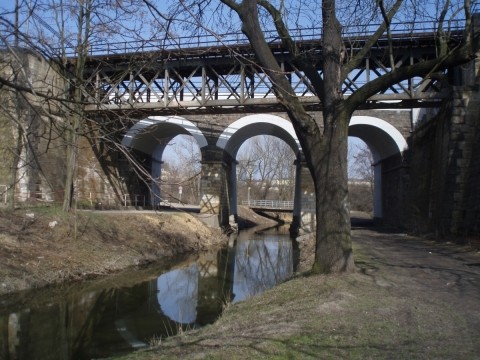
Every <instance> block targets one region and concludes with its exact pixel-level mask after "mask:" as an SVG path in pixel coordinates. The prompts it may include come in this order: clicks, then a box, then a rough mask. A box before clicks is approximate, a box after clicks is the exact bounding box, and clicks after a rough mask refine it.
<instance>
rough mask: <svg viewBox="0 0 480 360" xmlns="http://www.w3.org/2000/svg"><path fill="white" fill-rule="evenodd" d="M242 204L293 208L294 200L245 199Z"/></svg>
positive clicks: (266, 207)
mask: <svg viewBox="0 0 480 360" xmlns="http://www.w3.org/2000/svg"><path fill="white" fill-rule="evenodd" d="M242 205H246V206H249V207H252V208H262V209H277V210H278V209H279V210H293V201H291V200H286V201H282V200H244V201H242Z"/></svg>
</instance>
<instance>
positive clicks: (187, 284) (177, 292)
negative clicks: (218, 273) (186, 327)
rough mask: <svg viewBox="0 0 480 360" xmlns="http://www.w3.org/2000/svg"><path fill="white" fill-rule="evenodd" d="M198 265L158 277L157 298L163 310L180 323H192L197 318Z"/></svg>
mask: <svg viewBox="0 0 480 360" xmlns="http://www.w3.org/2000/svg"><path fill="white" fill-rule="evenodd" d="M198 276H199V273H198V265H197V264H196V263H195V264H193V265H192V266H190V267H188V268H185V269H176V270H173V271H169V272H168V273H166V274H163V275H160V276H159V277H158V279H157V299H158V303H159V304H160V308H161V310H162V312H163V313H164V314H165V315H166V316H168V317H169V318H170V319H171V320H173V321H176V322H177V323H179V324H192V323H193V322H195V319H196V318H197V302H198V298H197V296H198Z"/></svg>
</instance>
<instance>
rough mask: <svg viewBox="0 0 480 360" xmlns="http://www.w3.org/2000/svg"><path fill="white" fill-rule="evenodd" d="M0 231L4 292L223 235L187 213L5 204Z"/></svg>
mask: <svg viewBox="0 0 480 360" xmlns="http://www.w3.org/2000/svg"><path fill="white" fill-rule="evenodd" d="M28 214H34V215H33V217H30V216H31V215H28ZM53 221H56V222H57V224H56V225H55V226H54V227H53V228H51V227H50V226H49V224H50V223H51V222H53ZM0 232H1V234H0V279H1V281H0V294H5V293H9V292H14V291H19V290H23V289H26V288H32V287H40V286H44V285H47V284H52V283H58V282H63V281H66V280H77V279H83V278H85V277H91V276H95V275H103V274H109V273H112V272H117V271H119V270H122V269H125V268H126V267H129V266H134V265H142V264H146V263H149V262H153V261H156V260H158V259H159V258H163V257H170V256H173V255H178V254H183V253H187V252H193V251H198V250H201V249H205V248H207V247H208V246H211V245H213V244H215V243H219V242H221V241H222V235H221V234H220V233H219V232H217V231H213V230H212V229H209V228H207V227H206V226H205V225H203V224H202V223H201V222H200V221H199V220H198V219H196V218H195V217H194V216H192V215H189V214H186V213H152V214H135V213H133V214H119V213H115V214H113V213H107V212H105V213H94V212H77V213H76V214H65V213H62V212H60V211H57V210H55V209H51V208H35V209H28V210H17V211H14V212H12V211H5V210H4V211H1V212H0Z"/></svg>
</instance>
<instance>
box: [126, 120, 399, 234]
mask: <svg viewBox="0 0 480 360" xmlns="http://www.w3.org/2000/svg"><path fill="white" fill-rule="evenodd" d="M385 114H387V116H385V117H387V118H388V119H389V120H390V121H392V117H395V112H394V113H391V112H390V113H389V112H388V111H387V112H384V113H383V114H382V113H378V112H377V113H375V114H374V115H376V116H369V115H355V116H353V117H352V119H351V121H350V126H349V136H353V137H358V138H360V139H362V140H363V141H364V142H365V143H366V144H367V145H368V146H369V148H370V150H371V151H372V154H373V158H374V162H375V164H374V176H375V187H374V189H375V190H374V217H375V218H376V219H381V218H382V217H383V208H384V187H383V182H384V181H383V180H382V178H383V175H382V162H383V161H384V160H385V159H392V158H396V159H397V160H398V161H401V154H402V152H403V151H404V150H406V149H407V146H408V145H407V142H406V140H405V137H404V136H403V134H402V133H401V131H400V130H398V129H397V128H396V127H394V126H393V125H392V124H390V123H389V122H388V121H386V120H383V119H381V118H380V117H377V116H382V115H385ZM396 114H397V115H398V112H397V113H396ZM400 117H402V116H400ZM193 118H194V119H195V117H193ZM403 118H405V116H403ZM397 120H398V117H397ZM194 121H195V120H194ZM200 124H201V123H200V122H199V121H198V120H197V122H196V123H194V122H193V121H190V120H187V119H185V118H183V117H178V116H168V117H164V116H151V117H148V118H145V119H143V120H140V121H139V122H138V123H136V124H135V125H134V126H133V127H132V128H131V129H130V130H129V131H128V132H127V133H126V135H125V137H124V139H123V141H122V144H123V145H124V146H126V147H130V148H134V149H136V150H139V151H141V152H143V153H146V154H148V155H151V158H152V168H151V169H152V170H151V175H152V177H153V178H154V179H155V178H159V177H160V174H161V164H162V156H163V152H164V150H165V147H166V145H167V144H168V142H169V141H170V140H171V139H172V138H174V137H175V136H177V135H180V134H185V135H190V136H193V137H194V138H195V140H196V141H197V143H198V146H199V147H200V150H201V153H202V181H201V184H202V185H201V187H202V189H201V192H202V200H201V204H200V206H201V208H202V209H203V210H202V212H203V213H204V216H210V217H212V218H214V219H212V221H210V222H211V223H213V224H214V225H217V224H218V225H225V224H226V223H227V219H228V218H229V216H230V215H234V216H236V214H237V194H236V164H237V163H236V160H235V159H236V155H237V152H238V150H239V148H240V146H241V145H242V144H243V143H244V141H246V140H247V139H249V138H250V137H253V136H256V135H272V136H276V137H278V138H280V139H282V140H283V141H285V142H286V143H287V144H288V145H289V146H290V147H291V148H292V150H293V151H294V153H295V154H296V155H297V160H298V161H297V176H296V188H295V199H294V203H295V206H294V211H293V215H294V219H295V218H297V219H299V220H298V221H300V222H301V220H300V219H302V213H301V212H302V208H304V207H305V203H306V202H307V201H308V200H305V198H302V197H304V196H303V195H302V194H303V193H306V191H304V190H305V189H302V188H303V187H305V186H308V184H310V183H311V179H309V177H310V175H309V172H308V170H307V169H306V167H305V166H302V164H301V161H300V159H301V147H300V144H299V142H298V139H297V137H296V134H295V131H294V129H293V126H292V124H291V123H290V122H289V121H288V120H286V119H285V118H283V117H281V116H278V115H272V114H247V115H244V116H241V117H239V118H237V119H236V120H233V121H232V117H229V121H228V122H227V123H225V127H224V128H223V131H217V134H216V135H215V136H213V137H212V135H211V134H210V135H209V134H205V133H206V131H205V129H202V127H201V125H200ZM403 124H405V119H404V121H403ZM404 127H405V126H404ZM404 132H405V131H404ZM306 184H307V185H306ZM310 186H311V185H310ZM160 190H161V189H160V188H159V185H158V183H155V182H154V184H153V185H152V187H151V195H150V196H151V204H152V205H153V206H156V205H158V203H159V199H160ZM312 191H313V190H312ZM310 193H311V192H310ZM309 200H310V201H312V199H309ZM310 207H311V205H310ZM212 215H213V216H212ZM217 216H218V219H217V218H216V217H217Z"/></svg>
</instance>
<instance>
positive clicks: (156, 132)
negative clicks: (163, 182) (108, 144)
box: [122, 116, 208, 207]
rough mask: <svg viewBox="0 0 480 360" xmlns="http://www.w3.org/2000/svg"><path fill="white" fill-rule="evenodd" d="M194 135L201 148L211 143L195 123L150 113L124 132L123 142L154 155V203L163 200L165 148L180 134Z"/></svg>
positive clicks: (152, 198)
mask: <svg viewBox="0 0 480 360" xmlns="http://www.w3.org/2000/svg"><path fill="white" fill-rule="evenodd" d="M181 134H184V135H191V136H193V137H194V138H195V140H196V141H197V144H198V146H199V147H200V148H202V147H205V146H207V145H208V143H207V139H206V138H205V136H204V135H203V134H202V132H201V131H200V129H199V128H198V127H197V126H196V125H195V124H193V123H192V122H190V121H188V120H186V119H184V118H181V117H178V116H150V117H148V118H145V119H142V120H140V121H139V122H137V123H136V124H135V125H133V126H132V127H131V128H130V129H129V130H128V131H127V133H126V134H125V136H124V137H123V140H122V145H123V146H126V147H129V148H133V149H136V150H138V151H141V152H143V153H146V154H148V155H151V160H152V162H151V169H150V175H151V178H152V179H153V181H152V183H151V184H150V186H149V187H150V189H149V197H150V203H151V205H152V206H154V207H155V206H157V205H159V204H160V203H161V201H162V198H161V196H160V182H159V180H160V179H161V174H162V157H163V152H164V150H165V147H166V146H167V144H168V143H169V142H170V140H171V139H173V138H174V137H175V136H177V135H181Z"/></svg>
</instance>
